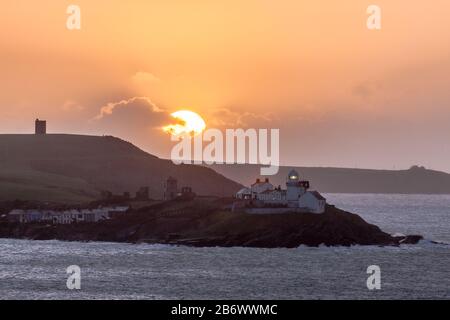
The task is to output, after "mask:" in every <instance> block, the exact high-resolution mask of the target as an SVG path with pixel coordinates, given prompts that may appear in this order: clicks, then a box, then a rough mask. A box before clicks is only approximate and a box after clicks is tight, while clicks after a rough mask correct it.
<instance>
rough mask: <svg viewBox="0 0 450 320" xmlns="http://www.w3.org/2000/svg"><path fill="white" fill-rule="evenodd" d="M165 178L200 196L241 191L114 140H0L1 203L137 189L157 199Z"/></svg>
mask: <svg viewBox="0 0 450 320" xmlns="http://www.w3.org/2000/svg"><path fill="white" fill-rule="evenodd" d="M170 175H171V176H174V177H176V178H177V179H178V182H179V187H181V186H183V185H189V186H191V187H192V188H193V189H194V191H195V192H197V194H200V195H215V196H230V195H231V194H233V193H234V192H235V191H236V190H238V189H239V188H240V187H241V186H240V185H239V184H237V183H235V182H234V181H231V180H229V179H227V178H225V177H223V176H222V175H220V174H218V173H216V172H215V171H213V170H211V169H209V168H204V167H200V166H192V165H180V166H177V165H174V164H173V163H172V162H171V161H170V160H164V159H159V158H157V157H155V156H153V155H150V154H148V153H146V152H144V151H142V150H141V149H139V148H137V147H136V146H134V145H132V144H131V143H128V142H126V141H123V140H121V139H118V138H115V137H110V136H103V137H100V136H82V135H64V134H49V135H0V201H5V200H15V199H20V200H38V201H50V202H61V203H80V202H86V201H90V200H94V199H96V198H98V197H99V195H100V192H101V191H102V190H108V191H111V192H114V193H123V192H126V191H127V192H130V193H131V194H133V193H134V192H135V191H137V190H138V189H139V188H140V187H142V186H148V187H149V188H150V195H151V196H152V197H154V198H160V197H161V196H162V192H163V190H162V187H163V181H164V180H165V179H166V178H167V177H168V176H170Z"/></svg>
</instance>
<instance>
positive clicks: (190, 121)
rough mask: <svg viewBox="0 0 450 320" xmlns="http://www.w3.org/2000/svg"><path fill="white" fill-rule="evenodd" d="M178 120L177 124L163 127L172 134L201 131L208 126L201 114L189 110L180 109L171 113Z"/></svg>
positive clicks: (195, 133)
mask: <svg viewBox="0 0 450 320" xmlns="http://www.w3.org/2000/svg"><path fill="white" fill-rule="evenodd" d="M171 116H172V117H173V118H174V119H176V120H177V123H176V124H169V125H167V126H165V127H163V130H164V131H165V132H168V133H170V134H172V135H180V134H194V135H197V134H199V133H201V132H202V131H203V130H205V128H206V123H205V121H204V120H203V118H202V117H201V116H199V115H198V114H197V113H195V112H192V111H189V110H180V111H176V112H174V113H172V114H171Z"/></svg>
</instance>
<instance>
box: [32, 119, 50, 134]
mask: <svg viewBox="0 0 450 320" xmlns="http://www.w3.org/2000/svg"><path fill="white" fill-rule="evenodd" d="M34 133H35V134H46V133H47V121H45V120H39V119H36V121H35V122H34Z"/></svg>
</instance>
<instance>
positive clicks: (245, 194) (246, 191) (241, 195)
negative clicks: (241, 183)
mask: <svg viewBox="0 0 450 320" xmlns="http://www.w3.org/2000/svg"><path fill="white" fill-rule="evenodd" d="M236 198H237V199H241V200H244V199H245V200H247V199H251V198H252V190H251V189H250V188H242V189H241V190H239V191H238V192H237V193H236Z"/></svg>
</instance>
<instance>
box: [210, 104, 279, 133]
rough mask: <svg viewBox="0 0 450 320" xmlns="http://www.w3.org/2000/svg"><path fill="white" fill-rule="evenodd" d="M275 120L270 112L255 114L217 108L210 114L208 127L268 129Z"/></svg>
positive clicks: (274, 116)
mask: <svg viewBox="0 0 450 320" xmlns="http://www.w3.org/2000/svg"><path fill="white" fill-rule="evenodd" d="M275 120H277V117H276V115H275V114H274V113H272V112H267V113H263V114H257V113H253V112H237V111H234V110H231V109H228V108H219V109H215V110H213V111H212V112H211V120H210V121H209V124H210V127H211V125H212V126H216V127H221V128H245V127H247V128H248V127H254V128H262V127H269V126H270V124H271V123H273V122H274V121H275Z"/></svg>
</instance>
